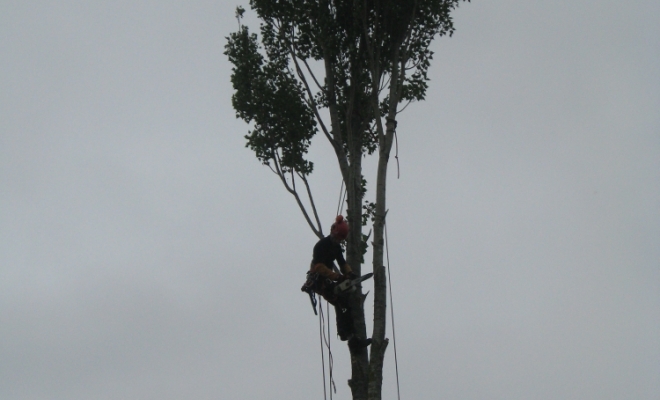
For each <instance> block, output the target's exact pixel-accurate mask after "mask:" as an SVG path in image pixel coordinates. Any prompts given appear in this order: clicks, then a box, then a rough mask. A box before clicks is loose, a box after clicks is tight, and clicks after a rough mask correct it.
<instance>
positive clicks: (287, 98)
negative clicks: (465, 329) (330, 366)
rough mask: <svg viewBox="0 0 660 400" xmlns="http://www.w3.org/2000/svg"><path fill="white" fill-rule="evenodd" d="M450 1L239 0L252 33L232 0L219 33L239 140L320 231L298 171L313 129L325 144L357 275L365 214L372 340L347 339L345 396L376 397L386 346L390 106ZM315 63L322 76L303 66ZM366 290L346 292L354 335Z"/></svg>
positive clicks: (410, 90) (410, 96) (305, 172)
mask: <svg viewBox="0 0 660 400" xmlns="http://www.w3.org/2000/svg"><path fill="white" fill-rule="evenodd" d="M459 1H460V0H353V1H349V0H277V1H276V0H250V6H251V8H252V9H253V10H254V11H255V12H256V13H257V15H258V17H259V19H260V20H261V26H260V30H261V41H260V42H259V40H258V36H257V35H256V34H254V33H250V31H249V29H248V27H247V26H242V25H241V18H242V16H243V13H244V9H243V8H242V7H238V8H237V10H236V16H237V19H238V22H239V28H238V31H237V32H235V33H232V34H230V36H229V37H228V38H227V39H228V41H227V45H226V48H225V49H226V51H225V54H226V55H227V56H228V57H229V60H230V61H231V63H232V64H233V65H234V67H233V70H232V71H233V73H232V77H231V80H232V84H233V87H234V90H235V93H234V95H233V97H232V104H233V107H234V108H235V110H236V114H237V117H239V118H242V119H243V120H245V121H246V122H247V123H249V124H251V130H250V131H249V133H248V135H247V136H245V138H246V139H247V146H248V147H249V148H250V149H252V150H253V151H254V152H255V154H256V156H257V158H258V159H259V161H261V162H262V163H263V164H264V165H267V166H268V167H269V168H270V169H271V170H272V171H273V172H274V173H275V174H276V175H277V176H278V177H279V179H280V180H281V181H282V183H283V185H284V187H285V188H286V190H287V191H288V192H289V193H291V194H292V195H293V197H294V198H295V200H296V202H297V203H298V206H299V207H300V209H301V211H302V214H303V216H304V218H305V220H306V221H307V224H308V225H309V227H310V228H311V229H312V231H313V232H314V234H316V236H318V237H319V238H321V237H323V229H322V226H321V221H320V219H319V216H318V213H317V210H316V206H315V203H314V198H313V196H312V192H311V189H310V185H309V182H308V177H309V175H310V174H311V173H312V171H313V168H314V164H313V162H312V161H310V160H308V159H307V158H306V156H307V152H308V149H309V146H310V144H311V140H312V138H313V137H314V135H315V134H316V133H317V132H318V131H319V130H320V131H321V132H323V134H324V136H325V137H326V138H327V141H328V143H329V144H330V145H331V146H332V148H333V149H334V152H335V155H336V157H337V162H338V165H339V169H340V171H341V176H342V179H343V181H344V183H345V187H346V194H347V205H348V207H347V218H348V221H349V224H350V225H351V233H350V235H349V237H348V239H347V244H346V259H347V262H348V263H349V264H350V265H351V266H352V267H353V270H354V272H355V273H357V274H358V275H361V272H362V264H363V262H364V259H363V258H364V254H365V253H366V250H367V245H368V242H369V236H370V235H365V234H363V227H364V226H366V225H367V224H368V223H369V222H371V223H372V224H373V229H372V231H373V239H372V242H371V243H372V246H373V260H372V265H373V272H374V325H373V332H372V335H371V337H372V339H373V343H372V345H371V352H370V354H369V353H368V352H367V350H366V349H361V350H351V365H352V376H351V379H350V380H349V386H350V388H351V391H352V394H353V399H361V400H362V399H370V400H372V399H380V398H381V386H382V370H383V359H384V356H385V350H386V349H387V345H388V339H387V338H385V322H386V288H387V282H386V275H385V267H383V250H384V240H383V233H384V226H385V219H386V215H387V208H386V182H387V169H388V162H389V158H390V151H391V149H392V143H393V141H394V135H395V130H396V126H397V115H398V113H400V112H401V111H402V110H403V109H405V107H407V105H408V104H409V103H410V102H413V101H421V100H423V99H424V97H425V94H426V89H427V87H428V83H427V82H428V80H429V79H428V77H427V72H428V69H429V66H430V61H431V59H432V57H433V52H432V51H430V49H429V46H430V44H431V42H432V40H433V39H434V38H435V37H437V36H443V35H451V34H452V33H453V31H454V27H453V23H452V19H451V16H450V12H451V11H452V10H454V9H455V8H456V7H458V3H459ZM468 1H469V0H468ZM319 69H320V70H322V71H323V72H322V73H323V75H324V77H323V79H320V77H319V76H317V73H318V72H314V71H315V70H319ZM402 105H403V107H401V106H402ZM372 155H375V156H377V157H378V168H377V173H376V190H375V200H374V201H373V202H370V201H367V200H366V199H365V194H366V188H367V181H366V179H365V177H364V176H363V175H362V160H363V158H364V157H365V156H372ZM296 182H298V184H296ZM301 185H302V190H303V191H304V192H301V191H300V189H301ZM301 193H304V194H303V195H301ZM302 196H304V197H306V199H305V201H304V202H303V197H302ZM305 203H307V204H308V205H307V206H306V205H305ZM365 297H366V295H364V294H362V292H361V291H359V292H358V293H357V294H355V295H354V296H353V298H352V299H351V303H352V306H353V307H354V309H355V310H358V312H357V313H356V315H355V321H354V323H355V327H356V328H357V330H358V333H359V334H361V335H362V336H363V337H366V336H367V335H366V326H365V316H364V307H363V303H364V300H365Z"/></svg>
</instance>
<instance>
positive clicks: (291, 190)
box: [273, 152, 323, 239]
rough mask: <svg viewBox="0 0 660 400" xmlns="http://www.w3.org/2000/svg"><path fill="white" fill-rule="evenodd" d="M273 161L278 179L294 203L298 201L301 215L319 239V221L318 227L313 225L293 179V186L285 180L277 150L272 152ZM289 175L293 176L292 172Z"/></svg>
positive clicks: (320, 236)
mask: <svg viewBox="0 0 660 400" xmlns="http://www.w3.org/2000/svg"><path fill="white" fill-rule="evenodd" d="M273 161H274V163H275V169H276V171H277V172H276V173H277V175H278V176H279V177H280V180H281V181H282V184H283V185H284V188H286V190H287V192H289V193H291V194H292V195H293V197H295V199H296V203H298V207H299V208H300V211H302V213H303V216H304V217H305V220H306V221H307V224H308V225H309V227H310V228H311V229H312V231H313V232H314V234H315V235H316V236H317V237H318V238H319V239H322V238H323V233H322V232H321V225H320V223H319V227H318V229H317V228H316V227H315V226H314V223H313V222H312V220H311V219H310V218H309V214H308V213H307V209H306V208H305V205H304V204H303V203H302V201H301V200H300V196H299V195H298V192H297V191H296V189H295V181H293V185H294V187H293V188H292V187H291V186H289V182H287V180H286V176H285V175H284V171H283V170H282V168H281V167H280V157H279V154H277V152H273ZM291 176H292V177H293V174H292V175H291ZM292 179H293V178H292ZM314 213H316V210H315V211H314ZM316 218H317V221H318V217H316Z"/></svg>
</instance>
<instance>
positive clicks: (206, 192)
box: [0, 0, 660, 400]
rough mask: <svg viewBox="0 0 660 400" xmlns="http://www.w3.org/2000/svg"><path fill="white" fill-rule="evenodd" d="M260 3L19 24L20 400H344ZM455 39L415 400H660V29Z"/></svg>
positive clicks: (11, 344)
mask: <svg viewBox="0 0 660 400" xmlns="http://www.w3.org/2000/svg"><path fill="white" fill-rule="evenodd" d="M237 4H240V3H237V2H236V1H232V2H228V1H224V0H223V1H188V2H172V1H137V2H128V1H122V2H106V3H103V2H84V1H60V2H46V1H9V0H4V1H2V2H0V54H1V56H0V398H1V399H10V400H28V399H29V400H42V399H43V400H78V399H80V400H83V399H84V400H86V399H99V400H104V399H139V400H141V399H159V400H160V399H168V400H169V399H253V398H257V399H270V398H287V399H301V400H302V399H313V398H321V397H322V395H323V386H322V381H321V362H320V353H319V352H320V351H319V343H318V321H317V320H316V319H315V317H314V315H313V314H312V311H311V309H310V306H309V303H308V299H307V298H306V297H305V295H304V294H302V293H301V292H300V291H299V288H300V285H301V284H302V280H303V279H304V272H305V270H306V268H307V266H308V263H309V259H310V257H311V248H312V246H313V244H314V242H315V237H314V236H313V234H312V233H311V231H310V230H309V228H308V227H307V226H306V223H305V222H304V220H303V218H302V216H301V215H300V213H299V212H298V209H297V207H296V205H295V203H294V201H293V200H292V198H291V197H290V196H289V195H288V194H287V193H286V192H285V191H284V190H283V189H282V188H281V184H280V183H279V182H278V181H277V179H276V177H275V176H274V175H273V174H272V173H271V172H270V171H269V170H268V169H267V168H265V167H263V166H261V165H260V164H259V162H258V161H257V160H256V159H255V158H254V156H253V155H252V154H251V152H250V151H249V150H248V149H245V148H244V139H243V135H245V133H246V132H247V126H246V125H244V124H243V123H242V122H241V121H239V120H236V119H235V117H234V112H233V110H232V108H231V102H230V97H231V94H232V90H231V85H230V82H229V76H230V70H231V66H230V65H229V63H228V62H227V60H226V57H225V56H224V55H223V54H222V52H223V47H224V44H225V37H226V36H227V35H228V34H229V32H231V31H233V30H235V29H236V27H237V23H236V20H235V19H234V15H233V11H234V8H235V6H236V5H237ZM244 5H245V6H247V5H246V4H244ZM454 16H455V25H456V28H457V31H456V34H455V35H454V37H453V38H451V39H448V38H443V39H440V40H438V41H437V42H436V43H435V44H434V51H435V52H436V56H435V61H434V63H433V65H432V68H431V74H430V77H431V83H430V90H429V92H428V96H427V100H426V101H425V102H423V103H418V104H413V105H411V106H410V107H409V108H408V109H407V110H406V112H405V113H404V114H402V115H401V119H400V122H399V129H398V133H399V159H400V164H401V165H400V169H401V178H400V179H399V180H397V179H396V171H395V170H394V169H391V170H390V171H391V173H390V178H391V179H390V181H389V198H388V207H389V209H390V212H389V215H388V233H389V245H390V249H389V251H390V259H391V274H392V280H393V290H394V300H395V311H396V315H395V317H396V327H397V347H398V357H399V370H400V379H401V390H402V399H434V398H437V399H466V400H472V399H474V400H477V399H502V400H505V399H506V400H509V399H519V400H527V399H539V400H550V399H562V400H564V399H576V400H577V399H649V400H652V399H658V398H660V246H659V244H660V157H659V154H660V112H659V111H658V110H660V73H659V72H660V3H659V2H657V1H655V0H633V1H628V2H625V3H623V2H618V1H611V0H599V1H596V0H591V1H588V0H584V1H512V0H511V1H507V0H502V1H497V2H493V1H474V2H472V3H465V4H462V5H461V7H460V9H459V10H458V11H456V12H455V14H454ZM247 21H248V23H250V22H254V19H253V18H252V17H250V16H248V18H247ZM322 139H323V138H322V137H319V140H318V141H316V142H315V143H314V147H313V149H312V155H313V156H314V158H315V159H316V160H318V162H317V169H318V173H316V174H315V176H314V179H313V181H312V184H313V188H314V190H315V193H316V196H317V199H318V201H319V203H320V211H321V213H322V218H323V221H324V223H325V227H326V229H327V226H328V225H329V224H330V223H331V221H332V219H333V216H334V212H335V209H336V202H337V196H338V192H339V185H340V180H339V174H338V172H337V171H336V167H335V163H334V161H333V160H332V154H331V152H330V150H329V149H328V147H327V143H325V142H324V141H323V140H322ZM368 167H369V165H368ZM391 167H394V164H392V166H391ZM367 289H368V288H367ZM370 300H371V299H370ZM368 305H371V302H369V301H368ZM333 329H334V323H333ZM388 336H389V335H388ZM333 349H334V360H335V379H336V382H337V390H338V392H337V394H336V396H335V398H336V399H349V398H350V390H349V389H348V387H347V386H346V380H347V379H348V378H349V375H350V371H349V362H348V353H347V351H346V350H345V349H344V348H343V347H342V346H341V345H340V343H339V342H338V341H336V340H335V341H334V342H333ZM392 356H393V354H392V352H391V349H390V351H389V352H388V355H387V359H386V364H387V365H386V371H385V374H386V376H385V383H384V397H383V398H384V399H388V400H391V399H395V398H396V386H395V376H394V370H393V357H392Z"/></svg>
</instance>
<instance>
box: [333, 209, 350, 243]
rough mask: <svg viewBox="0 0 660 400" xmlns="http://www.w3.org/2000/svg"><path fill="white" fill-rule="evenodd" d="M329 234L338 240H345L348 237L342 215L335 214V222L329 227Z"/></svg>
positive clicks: (346, 226)
mask: <svg viewBox="0 0 660 400" xmlns="http://www.w3.org/2000/svg"><path fill="white" fill-rule="evenodd" d="M330 234H331V235H332V236H334V237H336V238H337V239H339V240H345V239H346V237H348V223H347V222H346V220H345V219H344V217H343V216H342V215H337V218H335V223H334V224H332V227H330Z"/></svg>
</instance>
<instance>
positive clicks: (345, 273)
mask: <svg viewBox="0 0 660 400" xmlns="http://www.w3.org/2000/svg"><path fill="white" fill-rule="evenodd" d="M348 231H349V228H348V223H347V222H346V221H345V220H344V217H343V216H341V215H338V216H337V218H336V219H335V223H334V224H332V227H331V228H330V235H328V236H326V237H324V238H323V239H321V240H319V241H318V242H317V243H316V245H315V246H314V254H313V258H312V264H311V267H310V270H309V272H308V274H307V276H308V279H307V282H306V283H305V285H307V286H308V287H310V288H311V289H312V290H313V291H314V292H316V293H318V294H320V295H321V296H323V298H325V299H326V300H327V301H328V302H329V303H330V304H332V305H333V306H335V314H336V316H337V334H338V335H339V338H340V339H341V340H342V341H345V340H348V341H349V342H348V344H349V346H351V347H354V348H362V347H366V346H368V345H369V344H371V339H363V338H359V337H358V336H357V335H356V332H355V328H354V326H353V315H352V312H351V306H350V302H349V299H348V297H347V296H344V295H338V294H335V292H334V289H335V286H336V285H337V284H338V283H339V282H342V281H344V280H346V279H355V278H357V276H356V275H355V274H354V273H353V271H352V270H351V266H350V265H348V263H346V260H345V259H344V255H343V251H344V250H343V249H342V247H341V243H342V242H343V241H344V240H346V237H347V236H348ZM335 261H337V264H339V269H337V266H336V265H335V263H334V262H335ZM340 271H341V272H340ZM303 290H305V286H303Z"/></svg>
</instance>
